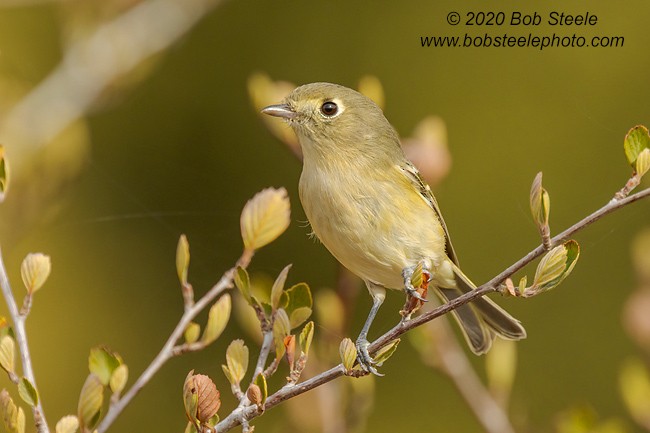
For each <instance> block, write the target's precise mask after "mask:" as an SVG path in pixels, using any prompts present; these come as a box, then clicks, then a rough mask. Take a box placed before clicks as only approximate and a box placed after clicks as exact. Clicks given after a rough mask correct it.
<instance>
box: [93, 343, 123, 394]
mask: <svg viewBox="0 0 650 433" xmlns="http://www.w3.org/2000/svg"><path fill="white" fill-rule="evenodd" d="M120 364H122V358H121V357H120V355H119V354H117V353H115V352H113V351H111V350H110V349H108V348H106V347H94V348H92V349H91V350H90V355H89V356H88V369H89V370H90V372H91V373H93V374H94V375H95V376H97V378H98V379H99V380H100V381H101V383H102V385H104V386H106V385H108V382H109V381H110V380H111V376H112V375H113V372H114V371H115V369H116V368H117V367H119V366H120Z"/></svg>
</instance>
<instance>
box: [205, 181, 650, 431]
mask: <svg viewBox="0 0 650 433" xmlns="http://www.w3.org/2000/svg"><path fill="white" fill-rule="evenodd" d="M648 196H650V188H647V189H644V190H642V191H640V192H638V193H636V194H633V195H630V196H628V197H626V198H623V199H620V200H615V201H611V202H610V203H608V204H606V205H605V206H603V207H602V208H600V209H598V210H597V211H595V212H593V213H592V214H590V215H588V216H587V217H585V218H583V219H582V220H580V221H579V222H577V223H576V224H574V225H572V226H571V227H569V228H568V229H566V230H565V231H563V232H562V233H560V234H559V235H557V236H555V237H553V238H552V243H553V245H558V244H560V243H561V242H564V241H566V240H567V239H569V238H570V237H571V236H572V235H574V234H575V233H576V232H578V231H580V230H582V229H584V228H585V227H587V226H589V225H590V224H592V223H594V222H595V221H598V220H599V219H601V218H602V217H604V216H605V215H607V214H609V213H611V212H614V211H615V210H617V209H620V208H622V207H624V206H626V205H628V204H631V203H633V202H635V201H638V200H640V199H642V198H644V197H648ZM545 251H546V250H545V249H544V246H543V245H540V246H538V247H537V248H535V249H534V250H532V251H531V252H529V253H528V254H526V255H525V256H524V257H523V258H521V259H520V260H519V261H517V262H516V263H514V264H513V265H512V266H510V267H508V268H507V269H505V270H504V271H503V272H501V273H500V274H499V275H497V276H496V277H494V278H492V279H491V280H490V281H488V282H487V283H485V284H483V285H482V286H480V287H478V288H477V289H475V290H474V291H472V292H469V293H466V294H464V295H463V296H460V297H458V298H456V299H454V300H452V301H450V302H448V303H446V304H443V305H441V306H440V307H438V308H435V309H433V310H431V311H429V312H427V313H425V314H423V315H421V316H418V317H416V318H414V319H412V320H409V321H408V322H400V323H399V324H398V325H396V326H395V327H393V328H392V329H391V330H389V331H388V332H386V333H385V334H384V335H382V336H381V337H379V338H378V339H376V340H375V341H373V342H372V343H371V344H370V347H369V348H368V349H369V351H370V353H371V354H374V353H375V352H377V350H379V349H381V348H382V347H384V346H386V345H387V344H388V343H390V342H391V341H393V340H395V339H396V338H398V337H399V336H401V335H402V334H404V333H405V332H407V331H409V330H411V329H413V328H416V327H418V326H421V325H423V324H424V323H427V322H429V321H431V320H433V319H435V318H437V317H440V316H443V315H445V314H447V313H449V312H451V311H452V310H454V309H456V308H458V307H460V306H462V305H464V304H466V303H468V302H471V301H473V300H475V299H477V298H480V297H482V296H485V295H487V294H489V293H492V292H496V291H498V290H499V288H498V287H499V285H500V284H501V283H503V281H505V279H506V278H508V277H510V276H511V275H513V274H514V273H515V272H517V271H519V270H520V269H522V268H523V267H524V266H526V265H527V264H528V263H530V262H532V261H533V260H534V259H536V258H537V257H539V256H541V255H542V254H544V252H545ZM343 375H345V368H344V367H343V365H342V364H339V365H337V366H335V367H332V368H330V369H329V370H327V371H324V372H323V373H320V374H318V375H316V376H314V377H312V378H311V379H308V380H306V381H304V382H301V383H298V384H296V385H286V386H284V387H282V388H281V389H280V390H279V391H277V392H275V393H274V394H272V395H270V396H269V397H268V398H267V400H266V404H265V409H266V410H268V409H271V408H273V407H274V406H277V405H278V404H280V403H282V402H283V401H285V400H288V399H290V398H292V397H295V396H298V395H300V394H303V393H305V392H307V391H310V390H312V389H314V388H316V387H319V386H321V385H323V384H324V383H327V382H330V381H332V380H334V379H336V378H338V377H341V376H343ZM261 414H262V411H261V410H260V409H259V408H258V407H257V406H254V405H252V406H246V407H242V406H239V407H237V409H235V410H234V411H232V412H231V413H230V414H229V415H228V416H227V417H225V418H224V419H223V420H221V421H220V422H219V424H217V426H216V431H217V432H226V431H228V430H230V429H232V428H234V427H236V426H238V425H240V424H241V422H242V420H247V421H250V420H251V419H253V418H255V417H258V416H260V415H261Z"/></svg>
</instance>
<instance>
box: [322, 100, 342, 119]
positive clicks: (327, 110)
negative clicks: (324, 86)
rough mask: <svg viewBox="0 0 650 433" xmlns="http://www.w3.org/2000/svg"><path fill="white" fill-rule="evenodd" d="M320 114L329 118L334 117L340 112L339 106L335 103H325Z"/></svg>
mask: <svg viewBox="0 0 650 433" xmlns="http://www.w3.org/2000/svg"><path fill="white" fill-rule="evenodd" d="M320 112H321V113H323V115H325V116H327V117H333V116H336V114H337V113H338V112H339V106H338V105H336V103H335V102H332V101H325V102H324V103H323V105H321V107H320Z"/></svg>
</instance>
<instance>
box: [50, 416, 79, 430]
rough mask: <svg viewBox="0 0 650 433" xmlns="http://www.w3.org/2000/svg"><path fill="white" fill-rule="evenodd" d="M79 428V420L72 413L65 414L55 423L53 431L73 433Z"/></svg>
mask: <svg viewBox="0 0 650 433" xmlns="http://www.w3.org/2000/svg"><path fill="white" fill-rule="evenodd" d="M78 429H79V420H78V419H77V417H76V416H74V415H66V416H64V417H63V418H61V419H60V420H59V422H57V423H56V427H55V428H54V431H55V433H75V432H76V431H77V430H78Z"/></svg>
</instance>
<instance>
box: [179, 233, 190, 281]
mask: <svg viewBox="0 0 650 433" xmlns="http://www.w3.org/2000/svg"><path fill="white" fill-rule="evenodd" d="M189 266H190V244H189V242H187V237H186V236H185V235H181V236H180V237H179V238H178V245H177V246H176V273H177V274H178V280H179V281H180V283H181V285H186V284H187V269H188V268H189Z"/></svg>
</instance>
